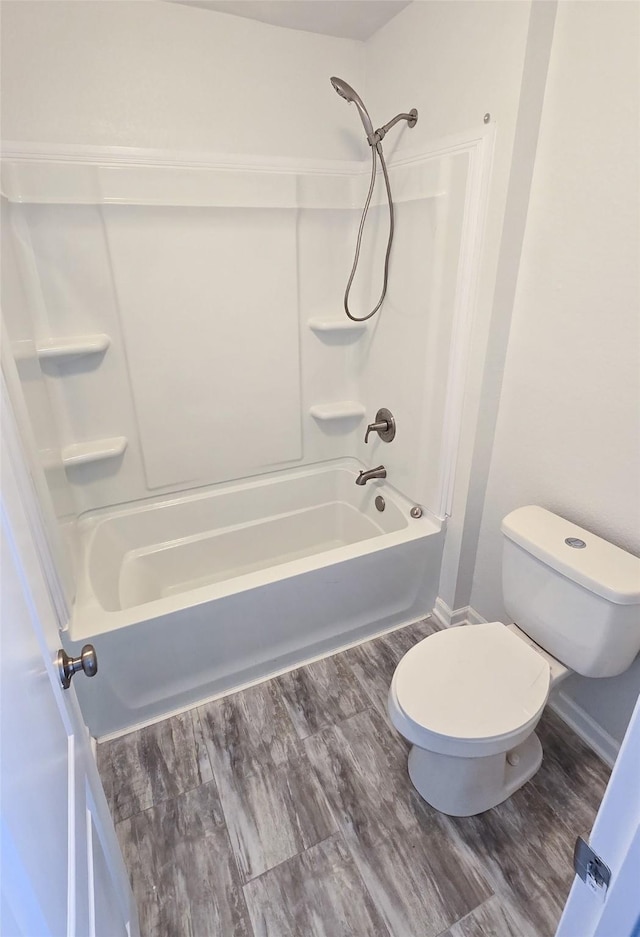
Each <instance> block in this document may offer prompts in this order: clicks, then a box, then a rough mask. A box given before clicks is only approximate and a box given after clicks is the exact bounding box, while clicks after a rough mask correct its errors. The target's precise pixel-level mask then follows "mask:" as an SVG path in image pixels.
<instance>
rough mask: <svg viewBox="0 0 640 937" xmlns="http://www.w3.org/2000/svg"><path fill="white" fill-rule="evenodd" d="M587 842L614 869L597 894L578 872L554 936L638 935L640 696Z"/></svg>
mask: <svg viewBox="0 0 640 937" xmlns="http://www.w3.org/2000/svg"><path fill="white" fill-rule="evenodd" d="M589 845H590V846H591V848H592V849H593V851H594V852H595V853H596V854H597V855H598V856H599V858H600V859H601V860H602V861H603V862H604V863H605V865H607V866H608V868H609V870H610V872H611V880H610V884H609V887H608V889H607V890H606V892H605V893H604V895H603V894H596V893H594V892H593V891H592V890H591V889H590V888H589V887H588V886H587V885H586V884H585V883H584V882H583V881H582V879H581V878H579V877H577V876H576V878H575V880H574V883H573V886H572V888H571V891H570V893H569V898H568V900H567V904H566V906H565V909H564V912H563V914H562V918H561V919H560V924H559V925H558V930H557V931H556V937H640V698H639V699H638V702H637V703H636V708H635V710H634V712H633V715H632V717H631V722H630V723H629V728H628V729H627V732H626V735H625V737H624V741H623V743H622V746H621V748H620V754H619V755H618V757H617V759H616V763H615V765H614V768H613V772H612V774H611V778H610V780H609V784H608V785H607V789H606V791H605V794H604V797H603V798H602V803H601V804H600V809H599V810H598V815H597V817H596V820H595V823H594V825H593V830H592V832H591V836H590V837H589Z"/></svg>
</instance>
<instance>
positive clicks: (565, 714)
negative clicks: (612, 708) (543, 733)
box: [431, 598, 620, 767]
mask: <svg viewBox="0 0 640 937" xmlns="http://www.w3.org/2000/svg"><path fill="white" fill-rule="evenodd" d="M431 615H432V617H433V618H435V620H436V621H437V622H438V624H439V625H440V627H441V628H455V627H457V626H458V625H479V624H482V623H483V622H485V621H486V618H483V617H482V615H480V614H479V613H478V612H477V611H476V610H475V609H474V608H473V607H472V606H471V605H465V606H463V607H462V608H456V609H451V608H449V606H448V605H447V603H446V602H444V601H443V600H442V599H441V598H437V599H436V604H435V606H434V609H433V611H432V613H431ZM549 706H550V707H551V709H553V711H554V712H555V713H556V714H557V715H558V716H559V717H560V719H562V721H563V722H566V723H567V725H568V726H570V728H572V729H573V731H574V732H575V733H576V735H578V736H580V738H581V739H582V741H583V742H585V744H586V745H588V746H589V748H591V749H592V750H593V751H594V752H595V753H596V755H599V756H600V758H602V760H603V761H604V762H605V763H606V764H608V765H609V767H613V763H614V761H615V760H616V758H617V756H618V751H619V749H620V743H619V742H617V741H616V739H614V738H613V736H611V735H609V733H608V732H606V731H605V729H603V728H602V726H599V725H598V723H597V722H596V721H595V720H594V719H592V717H591V716H589V715H588V714H587V713H586V712H585V711H584V709H582V708H581V707H580V706H578V704H577V703H575V702H574V701H573V700H572V699H571V698H570V697H568V696H565V694H564V693H563V692H562V690H561V689H560V688H559V689H558V690H557V691H556V693H555V694H554V695H553V697H552V699H550V700H549Z"/></svg>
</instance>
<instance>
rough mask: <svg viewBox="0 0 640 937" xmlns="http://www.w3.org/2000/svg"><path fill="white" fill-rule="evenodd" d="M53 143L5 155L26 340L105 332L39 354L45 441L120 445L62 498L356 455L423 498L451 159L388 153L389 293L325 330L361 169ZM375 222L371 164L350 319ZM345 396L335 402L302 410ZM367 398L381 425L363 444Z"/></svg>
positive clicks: (98, 496) (372, 279)
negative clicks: (28, 324)
mask: <svg viewBox="0 0 640 937" xmlns="http://www.w3.org/2000/svg"><path fill="white" fill-rule="evenodd" d="M70 156H71V157H72V158H67V159H63V158H62V154H57V155H56V154H49V155H47V156H46V158H44V159H42V158H38V157H37V156H36V157H35V158H21V159H19V160H8V161H5V163H4V164H3V168H4V170H5V173H4V179H5V183H4V184H5V187H6V189H7V191H8V195H9V198H10V199H11V200H12V201H13V202H14V203H16V202H19V203H21V204H14V205H13V206H12V211H15V212H16V213H18V215H20V216H21V217H22V220H23V223H24V224H23V227H25V228H26V232H27V238H26V239H27V242H28V244H27V249H26V253H28V254H29V253H30V266H29V271H28V277H29V278H30V279H31V280H33V281H34V282H33V283H31V286H32V287H33V289H32V290H31V292H32V293H33V294H36V295H37V296H38V297H39V300H38V302H37V303H36V306H37V307H38V308H37V310H36V311H37V316H36V319H37V322H38V325H37V330H38V332H39V337H40V339H41V340H44V341H45V342H47V341H49V340H50V339H51V338H56V337H58V338H64V337H70V336H74V335H82V334H85V335H86V334H87V333H95V334H102V333H104V334H106V335H108V336H109V341H110V344H109V346H108V348H107V349H106V350H105V351H103V352H101V353H99V354H92V355H86V356H83V357H79V358H77V359H73V360H68V359H67V360H65V361H63V362H61V361H57V360H47V361H42V362H41V369H42V371H43V372H44V378H45V382H46V383H47V385H48V391H49V393H50V396H51V400H52V405H53V408H54V412H55V418H56V421H57V423H58V427H59V434H60V439H61V445H63V446H65V445H66V446H69V445H72V444H74V443H86V442H91V441H93V440H100V439H104V438H107V439H109V438H113V437H125V438H126V440H127V446H126V449H125V451H124V453H123V454H120V455H118V456H114V457H112V458H109V459H106V460H103V461H98V462H95V463H86V464H83V465H80V466H69V467H67V469H66V475H67V478H68V481H69V483H70V491H71V493H72V496H73V499H74V501H75V506H76V511H77V513H78V514H80V513H82V512H83V511H86V510H91V509H95V508H99V507H105V506H108V505H113V504H121V503H124V502H130V501H137V500H139V499H141V498H145V497H149V496H150V495H151V494H155V493H157V492H162V491H167V492H169V491H180V490H184V489H188V488H193V487H198V486H201V485H209V484H217V483H219V482H222V481H226V480H228V479H231V478H243V477H249V476H251V475H255V474H260V473H261V472H264V471H271V470H276V469H282V468H286V467H288V466H295V465H300V464H302V465H308V464H314V463H318V462H323V461H327V460H331V459H336V458H344V457H353V455H354V454H357V456H358V457H359V458H360V459H361V460H362V461H363V462H364V463H365V464H370V465H372V464H373V465H375V464H377V463H378V462H383V463H384V464H385V465H386V467H387V471H388V472H389V477H390V478H391V479H392V481H393V483H394V484H397V485H398V487H399V488H400V489H401V490H403V491H406V493H407V495H408V496H410V497H411V499H412V500H413V501H415V502H417V503H420V504H423V505H424V506H425V507H427V508H429V510H431V511H433V512H434V513H436V514H438V513H440V508H441V499H440V498H439V492H440V490H441V487H442V464H443V459H444V458H445V456H446V452H445V453H443V445H442V440H443V438H444V436H443V433H444V410H445V397H446V395H447V393H448V389H447V378H448V374H449V371H450V354H451V349H452V334H453V333H452V325H453V322H454V319H455V317H456V315H457V313H456V307H457V302H458V294H459V284H458V279H459V277H458V265H459V257H460V247H461V230H462V228H463V223H464V218H463V215H464V212H463V207H464V204H465V198H466V197H467V194H468V193H467V176H468V173H467V157H466V156H464V155H459V156H449V155H444V154H434V155H433V157H429V156H427V155H425V154H420V153H416V154H414V155H413V156H409V157H406V156H405V157H403V159H402V160H401V161H400V162H397V163H396V162H394V161H393V159H392V160H390V163H389V169H390V175H391V184H392V186H393V192H394V200H395V206H396V240H395V243H394V248H393V253H392V258H391V269H390V279H389V292H388V295H387V300H386V302H385V305H384V307H383V309H382V310H381V312H380V314H379V315H378V316H376V318H374V319H372V320H370V321H369V322H367V323H366V324H364V325H363V326H362V328H360V329H357V330H352V331H348V330H343V329H342V328H340V326H343V325H345V324H347V325H348V324H349V323H348V321H347V319H346V316H345V313H344V308H343V302H344V297H343V294H344V286H345V283H346V281H347V277H348V275H349V271H350V268H351V264H352V258H353V250H354V246H355V240H356V234H357V230H358V225H359V222H360V217H361V206H362V200H363V197H364V195H366V189H367V178H368V170H367V165H366V163H363V164H345V163H329V162H327V163H325V164H318V165H310V164H305V163H304V162H300V161H289V162H288V163H287V162H286V161H278V160H275V161H273V163H271V164H270V162H269V160H263V161H256V160H253V161H250V162H246V161H243V160H242V159H241V158H238V160H237V161H236V168H235V169H233V168H232V166H231V161H230V160H229V159H227V158H224V160H220V162H219V163H216V161H215V160H210V161H209V162H208V163H206V164H205V163H203V164H200V163H198V164H194V163H192V162H190V160H189V159H187V158H185V159H183V160H175V159H173V158H172V157H169V156H166V155H165V156H163V154H139V155H138V156H137V157H136V158H134V157H133V155H131V156H127V157H125V156H124V154H111V155H109V154H105V157H106V158H103V159H100V158H99V154H98V153H96V152H95V151H92V150H78V151H77V153H76V151H72V152H71V154H70ZM163 159H164V162H163ZM105 164H106V165H105ZM87 202H89V204H87ZM387 232H388V209H387V206H386V204H385V203H384V186H383V185H382V178H381V176H380V175H379V176H378V179H377V184H376V190H375V193H374V198H373V207H372V209H371V212H370V227H368V228H367V232H366V236H365V240H364V245H363V252H362V265H361V267H360V270H359V273H358V277H357V279H356V282H355V284H354V290H353V292H352V299H351V308H352V309H353V310H354V312H355V313H356V314H362V313H363V312H366V311H368V309H370V308H371V305H372V304H374V303H375V302H376V300H377V297H378V295H379V290H380V287H381V281H382V270H381V268H382V261H383V259H384V250H385V248H386V239H387ZM318 321H320V322H321V323H325V324H326V323H328V324H329V326H331V325H332V324H333V327H330V328H328V329H327V328H322V329H318V328H317V327H316V326H317V322H318ZM336 326H337V327H336ZM345 405H348V406H347V409H351V410H352V411H353V415H352V416H349V417H347V418H344V417H339V418H338V417H336V418H333V419H329V420H322V419H318V417H317V416H314V415H313V414H314V413H317V412H318V409H317V408H318V407H320V408H325V409H326V408H327V407H329V408H331V407H334V408H337V412H338V413H340V412H342V411H341V410H340V408H341V407H344V406H345ZM382 406H385V407H388V408H389V409H391V410H392V412H393V413H394V415H395V416H396V419H397V425H398V433H397V436H396V439H395V440H394V443H393V445H391V446H388V445H385V444H383V443H381V442H380V441H379V440H378V438H377V437H376V436H373V437H372V438H371V440H370V443H369V445H368V446H366V447H365V446H364V442H363V439H364V430H365V426H366V423H367V422H370V421H371V420H373V419H374V418H375V413H376V411H377V410H378V408H380V407H382Z"/></svg>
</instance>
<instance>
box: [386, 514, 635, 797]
mask: <svg viewBox="0 0 640 937" xmlns="http://www.w3.org/2000/svg"><path fill="white" fill-rule="evenodd" d="M501 530H502V533H503V535H504V540H503V556H502V592H503V599H504V605H505V608H506V610H507V613H508V614H509V615H512V616H513V620H515V622H516V623H517V624H511V625H504V624H502V623H501V622H498V621H494V622H488V623H485V624H481V625H464V626H462V627H458V628H449V629H445V630H444V631H439V632H437V633H436V634H432V635H429V637H427V638H425V639H424V640H422V641H420V642H419V643H418V644H416V645H415V647H413V648H411V650H409V651H408V652H407V653H406V654H405V656H404V657H403V658H402V660H401V661H400V663H399V664H398V666H397V668H396V672H395V674H394V676H393V681H392V683H391V688H390V690H389V699H388V710H389V716H390V718H391V721H392V723H393V724H394V726H395V727H396V729H397V730H398V732H400V734H401V735H403V736H404V737H405V738H406V739H407V741H409V742H411V745H412V747H411V750H410V752H409V766H408V767H409V776H410V778H411V781H412V783H413V785H414V787H415V788H416V790H417V791H418V793H419V794H420V795H421V796H422V797H423V798H424V799H425V800H426V801H427V802H428V803H429V804H431V805H432V806H433V807H435V808H436V809H437V810H440V811H442V812H443V813H448V814H451V815H452V816H472V815H473V814H477V813H482V812H483V811H485V810H489V809H490V808H491V807H495V806H496V805H497V804H499V803H501V802H502V801H503V800H506V799H507V798H508V797H510V796H511V794H513V793H514V792H515V791H516V790H517V789H518V788H519V787H521V786H522V785H523V784H524V783H525V782H526V781H528V780H529V778H531V777H532V776H533V775H534V774H535V772H536V771H537V770H538V768H539V767H540V764H541V762H542V746H541V745H540V742H539V740H538V738H537V736H536V734H535V731H534V730H535V727H536V725H537V724H538V720H539V719H540V716H541V715H542V711H543V709H544V707H545V704H546V702H547V699H548V696H549V693H550V691H551V689H552V688H553V687H555V686H557V684H558V683H559V682H560V681H561V680H562V679H564V677H565V676H567V674H569V673H571V672H574V671H575V672H576V673H580V674H582V675H583V676H588V677H611V676H615V675H616V674H619V673H622V672H623V671H624V670H626V669H627V668H628V667H630V666H631V663H632V662H633V660H634V658H635V656H636V654H637V653H638V651H639V650H640V559H639V558H638V557H635V556H633V555H632V554H630V553H627V552H626V551H625V550H622V549H620V548H619V547H617V546H615V545H614V544H611V543H608V542H607V541H606V540H603V539H602V538H600V537H597V536H596V535H595V534H591V533H590V532H589V531H587V530H584V529H583V528H581V527H577V526H576V525H575V524H572V523H571V522H570V521H568V520H565V519H564V518H562V517H558V516H557V515H556V514H553V513H552V512H551V511H547V510H545V509H544V508H541V507H537V506H535V505H529V506H527V507H523V508H518V509H517V510H516V511H512V512H511V514H509V515H507V517H505V518H504V520H503V522H502V527H501Z"/></svg>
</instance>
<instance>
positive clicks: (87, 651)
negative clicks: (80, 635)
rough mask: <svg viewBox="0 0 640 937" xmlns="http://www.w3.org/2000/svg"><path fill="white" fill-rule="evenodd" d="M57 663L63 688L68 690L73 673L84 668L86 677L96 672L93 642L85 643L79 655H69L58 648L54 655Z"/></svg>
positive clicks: (92, 675)
mask: <svg viewBox="0 0 640 937" xmlns="http://www.w3.org/2000/svg"><path fill="white" fill-rule="evenodd" d="M56 664H57V665H58V674H59V676H60V683H61V684H62V689H63V690H68V689H69V687H70V686H71V678H72V677H73V675H74V673H77V672H78V671H79V670H84V672H85V673H86V675H87V676H88V677H95V675H96V674H97V672H98V658H97V656H96V649H95V648H94V646H93V644H85V646H84V647H83V648H82V650H81V652H80V657H69V655H68V654H67V652H66V651H65V650H64V649H63V648H60V650H59V651H58V656H57V657H56Z"/></svg>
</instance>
